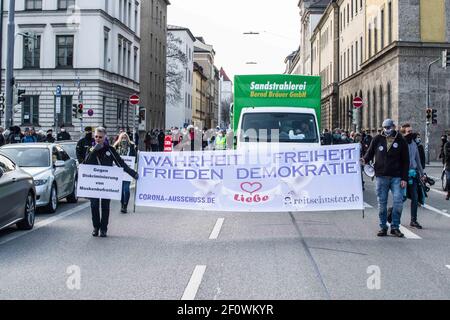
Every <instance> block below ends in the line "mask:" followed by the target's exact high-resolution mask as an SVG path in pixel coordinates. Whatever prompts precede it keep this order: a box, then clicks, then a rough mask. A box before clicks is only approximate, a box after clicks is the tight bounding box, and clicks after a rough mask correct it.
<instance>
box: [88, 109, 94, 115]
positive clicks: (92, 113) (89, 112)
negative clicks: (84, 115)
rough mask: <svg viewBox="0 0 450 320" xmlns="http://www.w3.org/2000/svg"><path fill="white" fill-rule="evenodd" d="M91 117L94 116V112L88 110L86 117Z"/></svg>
mask: <svg viewBox="0 0 450 320" xmlns="http://www.w3.org/2000/svg"><path fill="white" fill-rule="evenodd" d="M93 115H94V110H92V109H89V110H88V116H89V117H92V116H93Z"/></svg>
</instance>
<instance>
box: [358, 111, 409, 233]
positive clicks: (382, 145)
mask: <svg viewBox="0 0 450 320" xmlns="http://www.w3.org/2000/svg"><path fill="white" fill-rule="evenodd" d="M374 158H375V175H376V177H377V189H376V190H377V199H378V206H379V210H380V212H379V215H380V227H381V230H380V231H379V232H378V236H379V237H385V236H387V230H388V226H387V214H388V213H387V203H388V195H389V190H391V192H392V194H393V199H394V207H393V212H392V225H391V234H392V235H394V236H396V237H399V238H403V237H404V234H403V233H402V232H401V231H400V219H401V215H402V211H403V191H402V189H405V188H406V186H407V181H408V170H409V152H408V145H407V143H406V141H405V139H404V138H403V137H402V135H401V134H400V133H399V132H398V131H396V130H395V124H394V121H393V120H391V119H386V120H385V121H384V122H383V133H381V134H379V135H378V136H376V137H375V138H374V139H373V140H372V143H371V144H370V147H369V150H368V151H367V153H366V155H365V156H364V158H362V159H361V162H362V163H363V164H368V163H369V162H370V161H372V160H373V159H374Z"/></svg>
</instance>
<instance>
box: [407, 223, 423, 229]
mask: <svg viewBox="0 0 450 320" xmlns="http://www.w3.org/2000/svg"><path fill="white" fill-rule="evenodd" d="M409 225H410V226H411V227H413V228H417V229H423V228H422V226H421V225H420V224H419V223H418V222H417V221H411V223H410V224H409Z"/></svg>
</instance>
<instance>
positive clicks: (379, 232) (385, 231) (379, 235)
mask: <svg viewBox="0 0 450 320" xmlns="http://www.w3.org/2000/svg"><path fill="white" fill-rule="evenodd" d="M387 232H388V231H387V229H381V230H380V231H378V234H377V236H378V237H386V236H387Z"/></svg>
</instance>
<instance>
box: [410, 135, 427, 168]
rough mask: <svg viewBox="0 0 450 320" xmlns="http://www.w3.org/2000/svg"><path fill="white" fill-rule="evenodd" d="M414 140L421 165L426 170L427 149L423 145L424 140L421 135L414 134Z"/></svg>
mask: <svg viewBox="0 0 450 320" xmlns="http://www.w3.org/2000/svg"><path fill="white" fill-rule="evenodd" d="M413 140H414V141H415V142H416V145H417V149H418V150H419V156H420V164H421V165H422V168H423V169H424V170H425V167H426V159H425V148H424V146H423V144H422V138H421V137H420V134H419V133H413Z"/></svg>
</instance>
